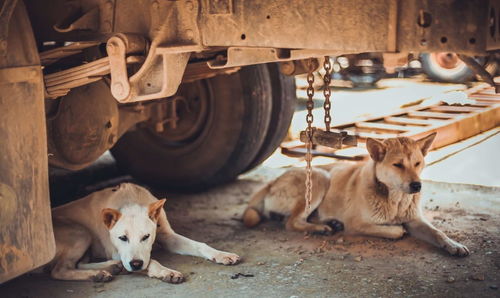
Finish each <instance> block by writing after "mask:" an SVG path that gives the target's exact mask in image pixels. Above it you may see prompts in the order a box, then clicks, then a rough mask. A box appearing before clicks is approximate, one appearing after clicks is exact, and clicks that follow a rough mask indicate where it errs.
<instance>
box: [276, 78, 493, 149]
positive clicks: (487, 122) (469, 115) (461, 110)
mask: <svg viewBox="0 0 500 298" xmlns="http://www.w3.org/2000/svg"><path fill="white" fill-rule="evenodd" d="M465 93H466V94H467V95H468V97H469V99H471V100H472V101H471V103H470V104H466V105H448V104H446V103H442V102H441V103H438V104H435V105H431V106H421V105H418V106H414V107H409V108H406V109H402V110H400V111H397V112H396V113H393V114H391V115H387V116H383V117H376V118H369V119H366V120H364V121H358V122H352V123H347V124H343V125H338V126H334V127H332V128H333V129H337V130H345V131H349V132H350V133H353V134H355V135H356V136H357V137H358V142H359V143H361V146H363V143H364V142H366V139H367V138H377V139H386V138H391V137H397V136H406V137H411V138H414V139H418V138H420V137H423V136H425V135H427V134H429V133H432V132H437V133H438V134H437V137H436V139H435V141H434V143H433V148H440V147H443V146H446V145H449V144H453V143H455V142H458V141H461V140H464V139H467V138H470V137H472V136H474V135H476V134H479V133H482V132H484V131H487V130H489V129H492V128H495V127H497V126H499V125H500V95H499V94H494V89H493V88H492V87H488V86H487V85H481V87H474V88H471V89H469V90H466V91H465ZM346 147H349V146H344V148H346ZM303 148H304V146H303V145H302V144H299V145H297V144H292V143H284V144H282V152H283V153H284V154H287V155H290V156H301V155H302V154H303ZM299 149H300V150H299ZM334 152H335V150H333V149H329V148H323V147H321V148H315V150H314V152H313V155H321V156H330V157H338V154H335V153H334ZM351 157H352V156H350V158H351ZM344 158H345V157H344Z"/></svg>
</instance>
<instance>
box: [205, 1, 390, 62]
mask: <svg viewBox="0 0 500 298" xmlns="http://www.w3.org/2000/svg"><path fill="white" fill-rule="evenodd" d="M201 2H202V7H201V18H200V21H199V23H200V25H199V28H200V31H201V35H202V43H203V45H204V46H241V47H244V46H247V47H275V48H298V49H329V50H339V51H345V52H353V51H360V52H367V51H375V52H377V51H386V50H387V38H388V31H389V22H390V18H389V15H390V11H391V9H390V7H391V2H392V1H390V0H383V1H371V0H354V1H341V0H334V1H322V0H313V1H299V0H292V1H290V0H277V1H267V0H259V1H245V0H234V1H233V11H234V12H233V13H225V14H214V13H211V11H213V10H214V8H213V7H214V6H217V5H219V3H220V2H223V1H213V0H203V1H201ZM220 5H222V4H220ZM375 33H376V34H375Z"/></svg>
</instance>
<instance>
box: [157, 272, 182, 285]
mask: <svg viewBox="0 0 500 298" xmlns="http://www.w3.org/2000/svg"><path fill="white" fill-rule="evenodd" d="M160 279H161V280H162V281H164V282H168V283H171V284H180V283H181V282H183V281H184V275H182V273H180V272H178V271H170V272H166V273H165V274H163V276H162V277H161V278H160Z"/></svg>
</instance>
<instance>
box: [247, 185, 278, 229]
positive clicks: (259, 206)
mask: <svg viewBox="0 0 500 298" xmlns="http://www.w3.org/2000/svg"><path fill="white" fill-rule="evenodd" d="M271 184H272V183H268V184H266V185H265V186H264V187H263V188H261V189H260V190H259V191H257V192H256V193H254V195H253V196H252V198H251V199H250V201H249V202H248V207H247V209H245V212H244V213H243V224H245V226H246V227H247V228H252V227H255V226H256V225H258V224H259V222H260V220H261V219H262V213H263V212H264V198H265V197H266V195H267V194H268V193H269V189H270V188H271Z"/></svg>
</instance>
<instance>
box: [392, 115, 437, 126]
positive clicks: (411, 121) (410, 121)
mask: <svg viewBox="0 0 500 298" xmlns="http://www.w3.org/2000/svg"><path fill="white" fill-rule="evenodd" d="M384 121H385V122H387V123H394V124H407V125H414V126H430V125H432V124H434V123H436V122H437V121H439V120H426V119H417V118H406V117H390V116H389V117H385V118H384Z"/></svg>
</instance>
